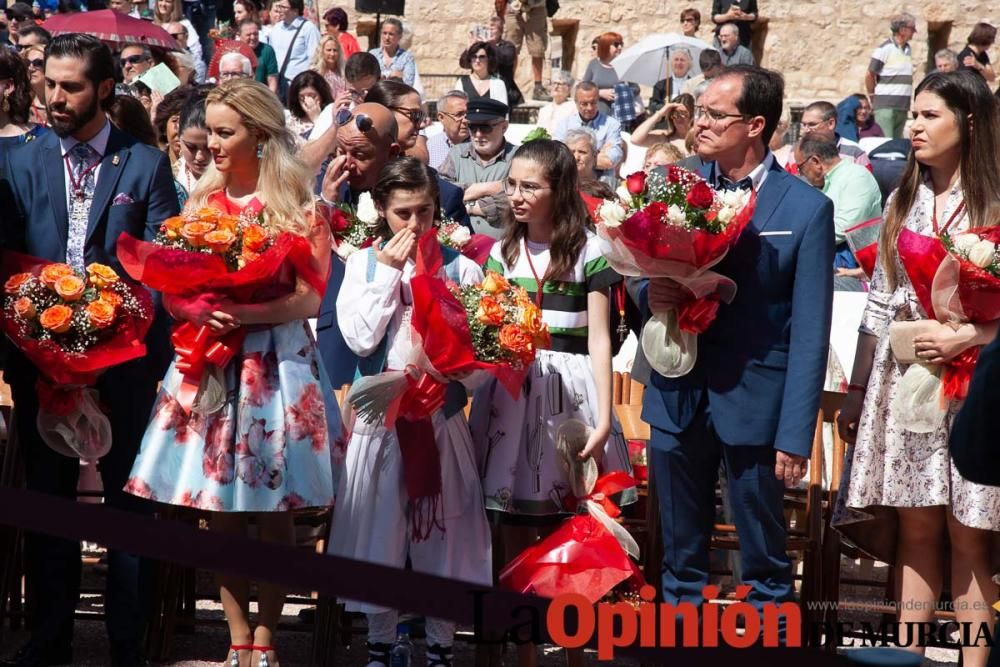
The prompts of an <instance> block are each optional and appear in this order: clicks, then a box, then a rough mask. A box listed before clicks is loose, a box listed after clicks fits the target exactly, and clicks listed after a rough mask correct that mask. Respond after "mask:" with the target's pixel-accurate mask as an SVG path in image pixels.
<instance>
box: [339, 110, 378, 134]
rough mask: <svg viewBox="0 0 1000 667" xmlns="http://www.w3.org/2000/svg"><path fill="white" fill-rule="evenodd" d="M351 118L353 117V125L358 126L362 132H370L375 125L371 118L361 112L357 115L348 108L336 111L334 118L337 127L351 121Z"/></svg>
mask: <svg viewBox="0 0 1000 667" xmlns="http://www.w3.org/2000/svg"><path fill="white" fill-rule="evenodd" d="M352 118H353V119H354V125H355V126H356V127H357V128H358V130H359V131H360V132H361V133H362V134H364V133H366V132H371V129H372V128H373V127H375V121H373V120H372V119H371V118H369V117H368V116H366V115H365V114H363V113H359V114H358V115H356V116H355V115H354V112H353V111H351V110H350V109H341V110H340V111H338V112H337V118H336V120H337V127H343V126H345V125H347V124H348V123H350V122H351V119H352Z"/></svg>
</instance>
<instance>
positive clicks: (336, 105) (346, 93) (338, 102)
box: [333, 89, 354, 118]
mask: <svg viewBox="0 0 1000 667" xmlns="http://www.w3.org/2000/svg"><path fill="white" fill-rule="evenodd" d="M353 101H354V96H353V95H352V94H351V91H350V90H349V89H344V90H342V91H340V92H339V93H337V97H335V98H334V100H333V117H334V118H336V117H337V113H339V112H340V110H341V109H350V108H351V103H352V102H353Z"/></svg>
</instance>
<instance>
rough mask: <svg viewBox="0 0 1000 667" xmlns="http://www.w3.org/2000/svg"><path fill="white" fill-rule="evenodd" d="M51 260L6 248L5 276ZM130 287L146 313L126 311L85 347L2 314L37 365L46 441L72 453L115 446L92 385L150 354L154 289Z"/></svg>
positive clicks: (92, 455)
mask: <svg viewBox="0 0 1000 667" xmlns="http://www.w3.org/2000/svg"><path fill="white" fill-rule="evenodd" d="M47 264H52V262H50V261H48V260H43V259H39V258H37V257H32V256H30V255H24V254H21V253H18V252H14V251H11V250H5V251H4V253H3V269H2V272H3V276H4V280H6V278H7V277H9V276H11V275H13V274H15V273H32V274H34V275H38V272H39V270H40V269H41V268H42V267H44V266H45V265H47ZM129 287H130V291H131V292H132V296H133V297H134V298H135V300H136V301H138V302H139V306H140V309H141V311H142V312H143V313H145V316H142V317H139V316H132V315H127V314H125V313H124V311H122V312H121V313H120V314H119V316H118V317H117V319H116V322H115V324H114V325H113V329H112V331H111V332H110V334H108V335H105V336H104V337H103V339H102V340H101V341H100V342H98V343H97V344H96V345H94V346H93V347H91V348H90V349H88V350H87V351H86V352H70V351H67V350H64V349H63V348H61V347H60V346H59V345H57V344H56V343H53V342H52V341H39V340H34V339H31V338H27V337H25V336H23V335H22V334H21V331H20V330H19V328H18V325H17V322H16V321H15V320H14V319H13V318H10V317H6V316H4V317H2V321H3V331H4V333H5V334H6V335H7V337H8V338H9V339H10V340H11V342H13V343H14V345H15V346H16V347H17V348H18V350H20V351H21V353H22V354H24V356H26V357H27V358H28V359H30V360H31V362H32V363H33V364H34V365H35V367H36V368H37V369H38V371H39V374H40V377H39V379H38V383H37V385H36V390H37V391H38V400H39V413H38V426H39V431H40V433H41V435H42V437H43V439H44V440H45V442H46V443H47V444H48V445H49V446H50V447H52V448H53V449H55V450H56V451H58V452H60V453H62V454H65V455H67V456H80V457H82V458H85V459H98V458H100V457H101V456H103V455H104V454H106V453H107V452H108V450H109V449H110V448H111V426H110V423H109V422H108V420H107V417H106V416H105V415H104V413H103V411H102V410H101V408H100V406H99V404H98V400H97V394H96V392H94V391H93V390H91V389H88V387H90V386H92V385H94V384H95V383H96V382H97V377H98V376H99V375H100V374H101V372H103V371H105V370H107V369H108V368H111V367H112V366H117V365H119V364H123V363H125V362H126V361H132V360H133V359H139V358H141V357H144V356H145V355H146V346H145V344H144V343H143V340H144V339H145V337H146V333H147V332H148V331H149V327H150V325H151V324H152V322H153V303H152V299H151V298H150V295H149V292H147V291H146V290H145V289H143V288H141V287H139V286H134V285H130V286H129Z"/></svg>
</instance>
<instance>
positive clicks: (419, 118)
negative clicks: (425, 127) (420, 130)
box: [389, 107, 427, 125]
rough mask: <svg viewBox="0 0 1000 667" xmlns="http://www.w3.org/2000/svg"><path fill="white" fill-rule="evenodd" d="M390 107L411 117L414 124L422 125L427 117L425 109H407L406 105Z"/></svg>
mask: <svg viewBox="0 0 1000 667" xmlns="http://www.w3.org/2000/svg"><path fill="white" fill-rule="evenodd" d="M389 108H390V109H392V110H393V111H398V112H399V113H401V114H403V115H404V116H406V117H407V118H409V119H410V122H411V123H413V124H414V125H420V124H421V123H423V122H424V118H426V117H427V114H426V113H424V110H423V109H407V108H406V107H389Z"/></svg>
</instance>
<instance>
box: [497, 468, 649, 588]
mask: <svg viewBox="0 0 1000 667" xmlns="http://www.w3.org/2000/svg"><path fill="white" fill-rule="evenodd" d="M631 486H635V481H634V480H633V479H632V478H631V477H629V476H628V475H627V474H625V473H622V472H617V473H610V474H608V475H605V476H603V477H601V478H599V479H598V480H597V483H596V484H595V485H594V490H593V492H592V493H591V494H590V495H589V496H587V497H585V498H573V499H570V501H568V503H567V505H572V506H573V507H575V506H576V505H577V504H579V503H583V502H586V501H593V502H597V503H598V504H599V505H601V507H602V508H603V510H604V512H606V514H607V515H608V516H609V517H611V518H612V519H613V518H614V517H617V516H618V515H619V514H620V511H619V510H618V508H617V507H616V506H615V505H614V503H612V502H611V500H609V499H608V496H610V495H612V494H614V493H618V492H620V491H622V490H624V489H626V488H628V487H631ZM622 582H627V583H628V584H629V586H631V587H633V588H635V589H638V588H639V587H641V586H642V585H643V583H645V582H644V580H643V577H642V572H640V570H639V568H638V567H637V566H636V564H635V562H634V561H633V560H632V559H631V558H630V557H629V555H628V553H626V551H625V549H624V548H623V547H622V545H621V543H620V542H619V540H618V539H617V538H616V537H615V536H614V535H613V534H612V533H611V531H610V530H608V528H606V527H605V525H604V523H602V522H601V521H599V520H598V519H596V518H595V517H594V514H593V512H588V513H586V514H577V515H575V516H573V517H571V518H570V519H567V520H566V521H565V522H564V523H563V524H562V525H561V526H560V527H559V528H558V529H556V530H555V532H553V533H552V534H551V535H549V536H548V537H546V538H545V539H544V540H542V541H540V542H538V543H537V544H533V545H532V546H530V547H528V548H527V549H525V550H524V551H522V552H521V553H520V554H519V555H518V556H517V557H516V558H515V559H514V560H512V561H511V562H510V563H508V564H507V566H506V567H504V568H503V570H502V571H501V572H500V585H501V586H502V587H504V588H506V589H508V590H512V591H515V592H518V593H528V594H533V595H539V596H541V597H545V598H555V597H557V596H559V595H563V594H566V593H576V594H579V595H583V596H584V597H585V598H587V599H588V600H589V601H590V602H592V603H596V602H597V601H598V600H600V599H601V598H603V597H604V596H605V595H607V594H608V593H609V592H610V591H611V590H612V589H613V588H614V587H615V586H618V585H619V584H621V583H622Z"/></svg>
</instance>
